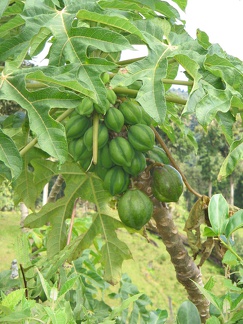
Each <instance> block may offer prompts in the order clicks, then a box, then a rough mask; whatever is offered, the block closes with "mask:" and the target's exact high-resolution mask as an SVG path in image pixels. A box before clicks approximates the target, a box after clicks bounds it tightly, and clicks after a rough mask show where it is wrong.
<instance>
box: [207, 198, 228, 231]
mask: <svg viewBox="0 0 243 324" xmlns="http://www.w3.org/2000/svg"><path fill="white" fill-rule="evenodd" d="M208 216H209V220H210V223H211V226H212V229H213V231H214V232H215V233H216V235H220V234H224V233H225V227H226V224H227V222H228V220H229V207H228V203H227V201H226V200H225V198H224V197H223V196H222V195H221V194H217V195H213V196H212V198H211V199H210V202H209V205H208Z"/></svg>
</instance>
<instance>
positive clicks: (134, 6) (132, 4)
mask: <svg viewBox="0 0 243 324" xmlns="http://www.w3.org/2000/svg"><path fill="white" fill-rule="evenodd" d="M99 5H100V6H101V8H104V9H106V8H110V9H117V13H119V14H124V12H125V15H126V17H127V16H128V15H129V14H130V15H131V18H134V16H135V15H136V18H137V19H139V18H140V17H141V16H139V14H141V15H143V16H144V17H146V18H148V19H150V18H153V17H154V10H152V9H151V8H150V7H148V6H145V5H143V6H141V5H140V4H139V3H137V2H136V1H130V0H129V1H128V0H125V1H122V2H121V1H120V0H101V1H99ZM118 10H119V11H118ZM128 17H129V16H128Z"/></svg>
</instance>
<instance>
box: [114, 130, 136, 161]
mask: <svg viewBox="0 0 243 324" xmlns="http://www.w3.org/2000/svg"><path fill="white" fill-rule="evenodd" d="M109 149H110V155H111V159H112V161H113V162H114V163H115V164H116V165H120V166H123V167H130V166H131V164H132V159H133V157H134V154H135V152H134V149H133V148H132V146H131V144H130V143H129V142H128V141H127V140H126V139H125V138H123V137H120V136H118V137H115V138H113V139H112V140H111V141H110V146H109Z"/></svg>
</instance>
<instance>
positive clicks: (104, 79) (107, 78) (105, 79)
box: [101, 72, 110, 84]
mask: <svg viewBox="0 0 243 324" xmlns="http://www.w3.org/2000/svg"><path fill="white" fill-rule="evenodd" d="M101 80H102V82H103V83H104V84H107V83H109V82H110V75H109V73H108V72H104V73H102V74H101Z"/></svg>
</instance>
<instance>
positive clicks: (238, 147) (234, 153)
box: [218, 140, 243, 181]
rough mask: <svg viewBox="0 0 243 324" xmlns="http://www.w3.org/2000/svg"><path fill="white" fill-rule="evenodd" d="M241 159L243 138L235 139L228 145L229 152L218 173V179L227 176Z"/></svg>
mask: <svg viewBox="0 0 243 324" xmlns="http://www.w3.org/2000/svg"><path fill="white" fill-rule="evenodd" d="M242 159H243V140H239V141H235V142H233V143H232V145H231V147H230V152H229V154H228V155H227V157H226V159H225V160H224V162H223V164H222V166H221V168H220V171H219V174H218V180H219V181H220V180H222V179H224V178H226V177H227V176H229V175H230V174H231V173H232V172H233V171H234V169H235V168H236V166H237V164H238V163H239V161H241V160H242Z"/></svg>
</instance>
